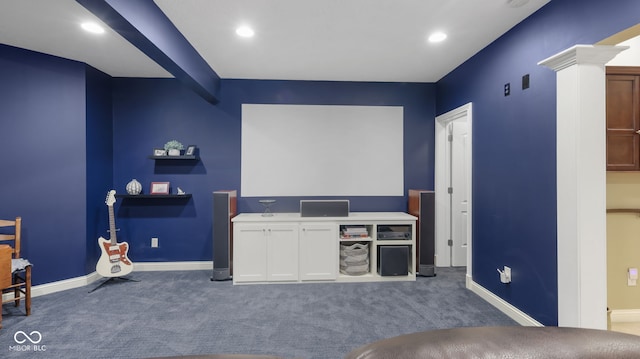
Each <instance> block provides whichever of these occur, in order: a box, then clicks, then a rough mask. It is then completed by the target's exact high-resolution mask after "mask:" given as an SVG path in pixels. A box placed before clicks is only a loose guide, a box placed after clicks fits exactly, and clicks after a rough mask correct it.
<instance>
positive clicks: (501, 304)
mask: <svg viewBox="0 0 640 359" xmlns="http://www.w3.org/2000/svg"><path fill="white" fill-rule="evenodd" d="M467 288H468V289H470V290H471V291H472V292H474V293H476V294H477V295H479V296H480V298H482V299H484V300H485V301H487V302H488V303H489V304H491V305H493V306H494V307H496V308H497V309H498V310H499V311H501V312H502V313H504V314H506V315H507V316H508V317H509V318H511V319H513V320H515V321H516V322H517V323H518V324H520V325H523V326H528V327H544V325H542V324H541V323H540V322H538V321H537V320H535V319H533V318H531V317H530V316H528V315H527V314H526V313H524V312H522V311H520V310H519V309H518V308H516V307H514V306H513V305H511V304H509V303H508V302H506V301H505V300H504V299H502V298H500V297H498V296H497V295H495V294H493V293H491V292H490V291H488V290H487V289H485V288H484V287H482V286H481V285H479V284H478V283H476V282H474V281H473V280H471V279H470V278H469V277H467Z"/></svg>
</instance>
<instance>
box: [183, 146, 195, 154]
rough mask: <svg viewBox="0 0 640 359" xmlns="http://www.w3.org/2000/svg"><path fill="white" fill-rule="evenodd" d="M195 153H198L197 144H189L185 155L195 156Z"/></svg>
mask: <svg viewBox="0 0 640 359" xmlns="http://www.w3.org/2000/svg"><path fill="white" fill-rule="evenodd" d="M195 154H196V146H195V145H189V146H187V150H186V151H184V155H185V156H195Z"/></svg>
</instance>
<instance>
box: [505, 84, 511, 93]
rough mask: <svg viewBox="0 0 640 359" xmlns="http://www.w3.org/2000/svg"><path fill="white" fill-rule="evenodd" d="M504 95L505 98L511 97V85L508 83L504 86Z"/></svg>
mask: <svg viewBox="0 0 640 359" xmlns="http://www.w3.org/2000/svg"><path fill="white" fill-rule="evenodd" d="M504 95H505V96H509V95H511V84H510V83H506V84H504Z"/></svg>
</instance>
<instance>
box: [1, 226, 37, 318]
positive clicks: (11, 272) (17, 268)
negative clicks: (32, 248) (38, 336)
mask: <svg viewBox="0 0 640 359" xmlns="http://www.w3.org/2000/svg"><path fill="white" fill-rule="evenodd" d="M21 231H22V218H21V217H16V219H15V220H3V219H0V247H1V248H0V271H2V272H0V291H1V293H2V294H6V293H8V296H9V298H8V299H4V300H2V304H4V303H10V302H13V303H14V304H15V306H16V307H17V306H19V305H20V300H21V299H22V296H23V295H24V307H25V312H26V315H30V314H31V263H29V261H27V260H26V259H24V258H21V257H20V240H21V238H20V236H21ZM3 253H4V260H3ZM7 256H8V257H9V258H10V262H11V264H10V266H9V265H7V264H6V262H7V260H6V257H7ZM2 263H4V264H2ZM7 269H8V273H7ZM3 298H4V296H3ZM0 309H1V308H0ZM0 328H2V310H0Z"/></svg>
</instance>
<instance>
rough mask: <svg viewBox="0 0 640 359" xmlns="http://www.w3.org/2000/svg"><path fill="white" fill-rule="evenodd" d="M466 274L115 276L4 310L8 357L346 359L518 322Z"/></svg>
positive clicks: (2, 353) (2, 339) (0, 342)
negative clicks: (254, 278) (322, 279)
mask: <svg viewBox="0 0 640 359" xmlns="http://www.w3.org/2000/svg"><path fill="white" fill-rule="evenodd" d="M464 272H465V269H464V268H438V269H437V273H438V275H437V276H436V277H419V278H418V279H417V281H416V282H384V283H327V284H320V283H314V284H269V285H241V286H234V285H233V284H232V283H231V282H211V281H210V280H209V277H210V275H211V272H210V271H184V272H134V273H132V274H131V275H129V276H128V277H129V278H132V279H136V280H139V282H125V281H119V280H118V281H113V282H110V283H107V284H106V285H104V286H103V287H101V288H99V289H97V290H96V291H94V292H93V293H88V291H89V290H91V289H93V288H94V287H96V286H97V285H98V284H99V282H97V283H94V284H92V285H90V286H87V287H85V288H77V289H72V290H68V291H64V292H59V293H54V294H49V295H45V296H40V297H36V298H34V299H33V304H32V315H31V316H29V317H26V316H24V315H23V312H22V310H23V307H20V308H19V309H20V310H18V309H16V308H14V307H13V306H12V305H5V306H3V322H2V324H3V326H4V328H3V329H0V357H2V358H42V359H44V358H144V357H154V356H170V355H193V354H214V353H216V354H219V353H245V354H271V355H277V356H282V357H285V358H307V359H339V358H342V357H344V356H345V355H346V354H347V353H348V352H349V351H351V350H352V349H354V348H356V347H359V346H361V345H364V344H366V343H370V342H372V341H375V340H379V339H382V338H388V337H392V336H396V335H400V334H405V333H412V332H418V331H424V330H430V329H440V328H453V327H465V326H496V325H517V324H516V323H515V322H514V321H513V320H511V319H510V318H508V317H507V316H505V315H504V314H502V313H500V312H499V311H498V310H497V309H495V308H494V307H492V306H491V305H489V304H488V303H486V302H484V301H483V300H482V299H480V298H479V297H478V296H477V295H475V294H474V293H472V292H470V291H468V290H467V289H465V288H464ZM19 331H22V332H25V333H27V334H29V333H31V332H33V331H38V332H40V333H41V335H42V339H41V341H40V342H39V343H38V344H31V342H29V341H28V340H26V337H25V336H24V335H23V334H22V333H20V332H19ZM30 337H31V338H32V339H37V334H33V335H31V336H30ZM16 340H18V341H23V340H26V341H25V342H24V343H23V344H22V346H20V345H18V344H17V343H16ZM36 345H37V346H38V347H36ZM26 349H30V350H28V351H24V350H26ZM36 349H40V350H39V351H35V350H36ZM43 349H44V350H43ZM20 350H21V351H20Z"/></svg>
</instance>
